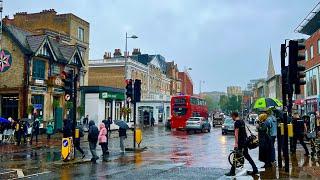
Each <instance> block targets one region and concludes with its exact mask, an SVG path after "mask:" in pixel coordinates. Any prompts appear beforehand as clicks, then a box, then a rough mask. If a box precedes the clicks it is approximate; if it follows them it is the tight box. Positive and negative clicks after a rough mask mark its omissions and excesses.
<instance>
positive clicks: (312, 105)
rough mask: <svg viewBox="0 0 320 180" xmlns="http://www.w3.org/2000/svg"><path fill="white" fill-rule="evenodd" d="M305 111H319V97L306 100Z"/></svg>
mask: <svg viewBox="0 0 320 180" xmlns="http://www.w3.org/2000/svg"><path fill="white" fill-rule="evenodd" d="M305 105H306V108H305V113H309V112H317V111H319V98H310V99H306V100H305Z"/></svg>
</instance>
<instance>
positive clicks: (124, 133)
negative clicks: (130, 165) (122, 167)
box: [119, 127, 127, 153]
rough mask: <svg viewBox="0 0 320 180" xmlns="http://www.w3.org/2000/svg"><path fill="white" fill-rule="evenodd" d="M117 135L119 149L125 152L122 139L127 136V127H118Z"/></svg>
mask: <svg viewBox="0 0 320 180" xmlns="http://www.w3.org/2000/svg"><path fill="white" fill-rule="evenodd" d="M119 137H120V149H121V152H122V153H124V152H125V147H124V140H125V139H126V138H127V129H124V128H121V127H120V128H119Z"/></svg>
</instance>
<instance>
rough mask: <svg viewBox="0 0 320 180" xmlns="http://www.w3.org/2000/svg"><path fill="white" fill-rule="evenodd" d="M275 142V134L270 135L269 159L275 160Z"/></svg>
mask: <svg viewBox="0 0 320 180" xmlns="http://www.w3.org/2000/svg"><path fill="white" fill-rule="evenodd" d="M275 142H276V136H271V148H272V152H271V161H272V162H275V161H276V150H275V147H274V143H275Z"/></svg>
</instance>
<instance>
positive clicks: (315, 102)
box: [295, 4, 320, 113]
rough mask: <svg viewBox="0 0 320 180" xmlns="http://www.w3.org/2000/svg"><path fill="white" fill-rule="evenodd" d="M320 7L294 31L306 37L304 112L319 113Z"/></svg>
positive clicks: (315, 8)
mask: <svg viewBox="0 0 320 180" xmlns="http://www.w3.org/2000/svg"><path fill="white" fill-rule="evenodd" d="M319 7H320V5H319V4H318V5H317V6H316V7H314V9H313V10H312V11H311V12H310V13H309V14H308V15H307V17H306V18H305V19H304V20H303V21H302V22H301V23H300V25H299V26H298V27H297V29H296V30H295V31H296V32H299V33H302V34H305V35H308V36H309V38H308V39H306V41H305V62H304V63H305V66H306V71H305V72H306V82H307V83H306V85H305V88H304V98H305V100H304V103H305V112H306V113H308V112H316V111H319V104H320V88H319V81H320V78H319V73H320V31H319V29H320V24H319V21H320V12H319V10H320V8H319Z"/></svg>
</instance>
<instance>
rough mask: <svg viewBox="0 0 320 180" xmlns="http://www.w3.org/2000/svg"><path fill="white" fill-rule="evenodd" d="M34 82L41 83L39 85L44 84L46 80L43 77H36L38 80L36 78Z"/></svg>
mask: <svg viewBox="0 0 320 180" xmlns="http://www.w3.org/2000/svg"><path fill="white" fill-rule="evenodd" d="M34 83H35V84H39V85H43V84H44V80H42V79H36V80H34Z"/></svg>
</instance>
